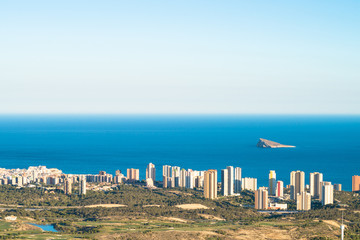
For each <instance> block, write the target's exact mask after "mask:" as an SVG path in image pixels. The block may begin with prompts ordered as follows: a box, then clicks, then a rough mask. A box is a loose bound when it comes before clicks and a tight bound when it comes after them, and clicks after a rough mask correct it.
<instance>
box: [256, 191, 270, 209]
mask: <svg viewBox="0 0 360 240" xmlns="http://www.w3.org/2000/svg"><path fill="white" fill-rule="evenodd" d="M268 205H269V203H268V190H267V189H266V188H263V187H260V188H259V189H258V190H256V191H255V209H268Z"/></svg>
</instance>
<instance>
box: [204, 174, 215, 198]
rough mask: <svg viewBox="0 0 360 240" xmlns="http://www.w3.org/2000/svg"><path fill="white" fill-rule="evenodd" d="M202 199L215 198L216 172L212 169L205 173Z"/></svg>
mask: <svg viewBox="0 0 360 240" xmlns="http://www.w3.org/2000/svg"><path fill="white" fill-rule="evenodd" d="M204 197H205V198H209V199H215V198H217V171H216V170H214V169H210V170H208V171H205V176H204Z"/></svg>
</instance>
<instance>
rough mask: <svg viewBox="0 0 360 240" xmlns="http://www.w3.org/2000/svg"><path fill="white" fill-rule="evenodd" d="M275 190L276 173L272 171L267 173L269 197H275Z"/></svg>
mask: <svg viewBox="0 0 360 240" xmlns="http://www.w3.org/2000/svg"><path fill="white" fill-rule="evenodd" d="M275 190H276V173H275V171H274V170H270V173H269V188H268V191H269V195H270V196H275Z"/></svg>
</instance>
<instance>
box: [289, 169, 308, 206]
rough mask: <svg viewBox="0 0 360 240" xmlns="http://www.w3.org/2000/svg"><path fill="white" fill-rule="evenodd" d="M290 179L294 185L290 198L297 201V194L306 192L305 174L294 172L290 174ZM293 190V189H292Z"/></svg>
mask: <svg viewBox="0 0 360 240" xmlns="http://www.w3.org/2000/svg"><path fill="white" fill-rule="evenodd" d="M290 179H291V182H292V183H293V184H291V185H292V186H293V189H292V191H290V193H291V194H290V198H291V199H294V200H295V199H296V197H297V194H299V193H302V192H304V191H305V173H304V172H303V171H299V170H298V171H293V172H291V174H290ZM290 189H291V187H290Z"/></svg>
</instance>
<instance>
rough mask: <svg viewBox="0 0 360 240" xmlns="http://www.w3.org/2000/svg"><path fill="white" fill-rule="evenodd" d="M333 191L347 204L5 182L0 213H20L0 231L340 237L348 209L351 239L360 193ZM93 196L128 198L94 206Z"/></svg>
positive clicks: (357, 229)
mask: <svg viewBox="0 0 360 240" xmlns="http://www.w3.org/2000/svg"><path fill="white" fill-rule="evenodd" d="M335 199H336V201H337V202H338V203H341V204H346V205H345V207H344V205H340V206H341V207H339V206H338V204H335V205H331V206H326V207H322V206H320V205H319V204H317V203H316V202H314V204H313V205H314V209H313V210H311V211H308V212H299V213H292V214H283V213H259V212H257V211H256V210H254V209H253V208H251V207H247V206H249V205H253V203H254V194H253V193H252V192H247V191H244V192H242V193H241V195H240V196H232V197H220V198H218V199H216V200H214V201H212V200H208V199H204V198H203V195H202V192H201V191H197V190H191V189H160V188H159V189H153V190H150V189H145V188H143V187H141V186H131V185H120V186H118V187H116V188H115V189H114V190H113V191H108V192H103V191H89V192H88V194H87V195H86V196H78V195H71V196H67V195H65V194H63V192H62V191H61V190H56V189H55V190H45V189H44V188H15V187H13V186H0V204H1V207H2V210H1V212H0V217H1V218H2V219H4V218H5V217H6V216H9V215H14V216H17V217H18V220H17V221H14V222H6V221H1V222H0V238H32V239H34V238H35V239H49V238H51V239H74V238H83V239H84V238H85V239H168V238H170V236H171V238H173V239H183V238H199V239H231V238H234V237H238V238H239V237H240V238H239V239H241V236H251V234H257V235H256V238H257V239H262V238H261V236H266V235H269V234H270V235H273V237H272V238H273V239H280V236H282V237H281V238H282V239H297V238H300V237H303V238H306V239H337V238H338V237H339V234H340V229H339V226H338V225H339V222H340V220H341V217H342V214H343V215H344V219H345V224H346V225H347V230H346V234H347V239H360V220H359V219H360V199H359V196H356V195H354V194H353V193H350V192H336V193H335ZM94 204H121V205H122V206H121V207H115V208H112V207H88V206H89V205H94ZM179 204H201V206H204V207H207V209H200V208H198V209H182V208H179V207H177V206H176V205H179ZM291 204H292V205H294V203H291ZM101 206H104V205H101ZM110 206H111V205H110ZM29 222H31V223H43V224H44V223H47V224H53V225H54V226H55V228H56V229H57V230H58V231H59V232H58V233H48V232H42V231H41V230H40V229H39V228H36V227H34V226H30V225H28V224H27V223H29ZM286 236H288V238H286ZM263 239H265V238H263Z"/></svg>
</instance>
